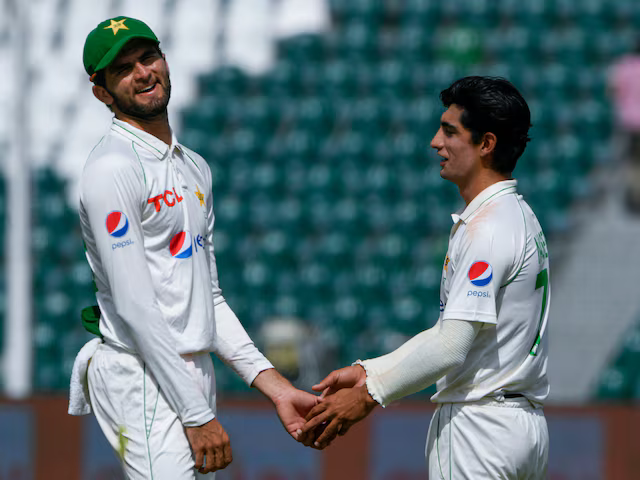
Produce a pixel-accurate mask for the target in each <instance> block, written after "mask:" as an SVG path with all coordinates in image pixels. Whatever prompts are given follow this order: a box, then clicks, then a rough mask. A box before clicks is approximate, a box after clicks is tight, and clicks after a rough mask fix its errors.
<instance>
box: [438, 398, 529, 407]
mask: <svg viewBox="0 0 640 480" xmlns="http://www.w3.org/2000/svg"><path fill="white" fill-rule="evenodd" d="M442 405H457V406H460V407H464V406H466V405H483V406H487V407H502V408H534V409H538V408H541V407H540V406H537V405H535V404H534V403H532V402H530V401H529V400H528V399H527V397H525V396H522V395H521V396H519V397H510V398H505V399H504V400H496V399H495V398H492V397H485V398H481V399H480V400H474V401H472V402H455V403H440V404H438V406H442Z"/></svg>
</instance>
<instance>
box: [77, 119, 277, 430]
mask: <svg viewBox="0 0 640 480" xmlns="http://www.w3.org/2000/svg"><path fill="white" fill-rule="evenodd" d="M80 185H81V188H80V190H81V193H80V195H81V198H80V220H81V226H82V234H83V237H84V241H85V245H86V250H87V259H88V261H89V265H90V266H91V270H92V271H93V274H94V278H95V282H96V285H97V288H98V291H97V293H96V297H97V300H98V304H99V306H100V310H101V312H102V315H101V318H100V331H101V333H102V335H103V336H104V338H105V341H106V342H107V343H110V344H112V345H115V346H117V347H120V348H123V349H125V350H127V351H129V352H132V353H136V354H138V355H140V357H141V358H142V360H143V361H144V362H145V363H146V364H147V365H148V367H149V368H150V369H151V372H152V373H153V374H154V376H155V377H156V379H157V381H158V384H159V385H160V388H161V390H162V391H163V393H164V394H165V396H166V397H167V400H168V402H169V404H170V405H171V407H172V408H173V409H174V411H175V412H176V413H177V414H178V415H179V416H180V418H181V419H182V422H183V424H184V425H186V426H195V425H202V424H204V423H206V422H208V421H209V420H211V419H212V418H213V412H212V411H211V408H210V407H209V405H208V403H207V401H206V399H205V397H204V394H203V393H202V391H201V390H200V389H198V387H197V386H196V385H195V384H194V382H193V380H192V378H191V376H190V374H189V372H188V371H187V369H186V366H185V362H184V360H183V359H182V358H181V357H180V355H184V354H190V353H196V352H214V353H216V355H217V356H218V357H219V358H220V359H221V360H223V361H224V362H225V363H227V364H228V365H230V366H231V367H232V368H233V369H234V370H235V371H236V372H237V373H238V374H239V375H240V376H241V377H242V378H243V379H244V380H245V382H247V384H251V382H253V379H254V378H255V377H256V376H257V375H258V373H260V372H261V371H262V370H265V369H267V368H272V365H271V363H269V361H268V360H267V359H266V358H265V357H264V356H263V355H262V354H261V353H260V352H259V351H258V350H257V348H256V347H255V346H254V344H253V342H252V341H251V339H250V338H249V336H248V335H247V333H246V332H245V330H244V328H243V327H242V325H241V324H240V322H239V321H238V319H237V318H236V316H235V315H234V314H233V312H232V311H231V309H230V308H229V307H228V305H227V304H226V302H225V300H224V298H223V297H222V293H221V290H220V286H219V283H218V273H217V268H216V260H215V256H214V251H213V225H214V214H213V199H212V192H211V187H212V183H211V171H210V169H209V166H208V165H207V163H206V162H205V161H204V159H203V158H202V157H200V156H199V155H197V154H196V153H194V152H193V151H191V150H189V149H187V148H185V147H184V146H182V145H180V144H179V143H178V142H177V141H176V139H175V136H174V137H173V138H172V144H171V146H168V145H166V144H165V143H164V142H162V141H161V140H159V139H158V138H156V137H154V136H152V135H150V134H148V133H146V132H144V131H142V130H140V129H137V128H135V127H133V126H131V125H129V124H128V123H125V122H122V121H119V120H117V119H114V120H113V124H112V126H111V129H110V131H109V132H108V134H107V135H105V136H104V137H103V138H102V140H101V141H100V142H99V143H98V145H97V146H96V147H95V148H94V149H93V151H92V152H91V154H90V155H89V158H88V160H87V163H86V165H85V168H84V171H83V173H82V178H81V183H80Z"/></svg>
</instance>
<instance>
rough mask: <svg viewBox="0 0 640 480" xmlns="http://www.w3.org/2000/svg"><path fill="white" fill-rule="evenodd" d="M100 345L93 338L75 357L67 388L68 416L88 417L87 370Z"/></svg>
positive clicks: (89, 411) (99, 342)
mask: <svg viewBox="0 0 640 480" xmlns="http://www.w3.org/2000/svg"><path fill="white" fill-rule="evenodd" d="M101 343H102V340H101V339H100V338H94V339H93V340H90V341H88V342H87V343H86V344H85V345H84V347H82V348H81V349H80V351H79V352H78V355H76V359H75V360H74V362H73V369H72V370H71V385H70V386H69V415H88V414H90V413H91V402H90V399H89V385H88V383H87V369H88V368H89V361H90V360H91V357H93V355H94V354H95V353H96V350H97V349H98V345H100V344H101Z"/></svg>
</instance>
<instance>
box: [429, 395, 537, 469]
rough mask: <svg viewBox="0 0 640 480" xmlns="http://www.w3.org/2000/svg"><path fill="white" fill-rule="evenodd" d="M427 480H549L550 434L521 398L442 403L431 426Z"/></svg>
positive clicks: (527, 402) (534, 412) (529, 405)
mask: <svg viewBox="0 0 640 480" xmlns="http://www.w3.org/2000/svg"><path fill="white" fill-rule="evenodd" d="M425 456H426V459H427V463H428V468H429V480H466V479H468V480H478V479H491V480H495V479H501V480H542V479H546V478H547V459H548V456H549V432H548V431H547V421H546V419H545V418H544V413H543V412H542V409H541V408H534V407H533V406H532V405H531V404H530V403H529V401H528V400H526V399H525V398H518V399H509V400H505V401H504V402H497V401H480V402H473V403H443V404H441V405H439V406H438V408H437V409H436V411H435V412H434V414H433V418H432V419H431V424H430V425H429V434H428V435H427V446H426V451H425Z"/></svg>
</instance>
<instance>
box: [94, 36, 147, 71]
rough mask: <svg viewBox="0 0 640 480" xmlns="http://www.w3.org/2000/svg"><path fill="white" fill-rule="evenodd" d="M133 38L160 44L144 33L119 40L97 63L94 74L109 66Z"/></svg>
mask: <svg viewBox="0 0 640 480" xmlns="http://www.w3.org/2000/svg"><path fill="white" fill-rule="evenodd" d="M135 38H146V39H147V40H151V41H152V42H154V43H156V44H159V43H160V42H159V41H158V39H157V38H156V37H153V36H151V35H148V34H145V33H138V34H133V35H129V36H128V37H124V38H123V39H122V40H120V41H119V42H117V43H115V44H114V45H113V47H111V49H110V50H109V51H108V52H107V53H106V54H105V56H104V57H102V60H100V63H98V65H96V68H95V69H94V72H97V71H98V70H102V69H103V68H106V67H108V66H109V65H111V62H113V61H114V60H115V58H116V57H117V56H118V54H119V53H120V50H122V48H123V47H124V46H125V45H126V44H127V43H129V42H130V41H131V40H133V39H135Z"/></svg>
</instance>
